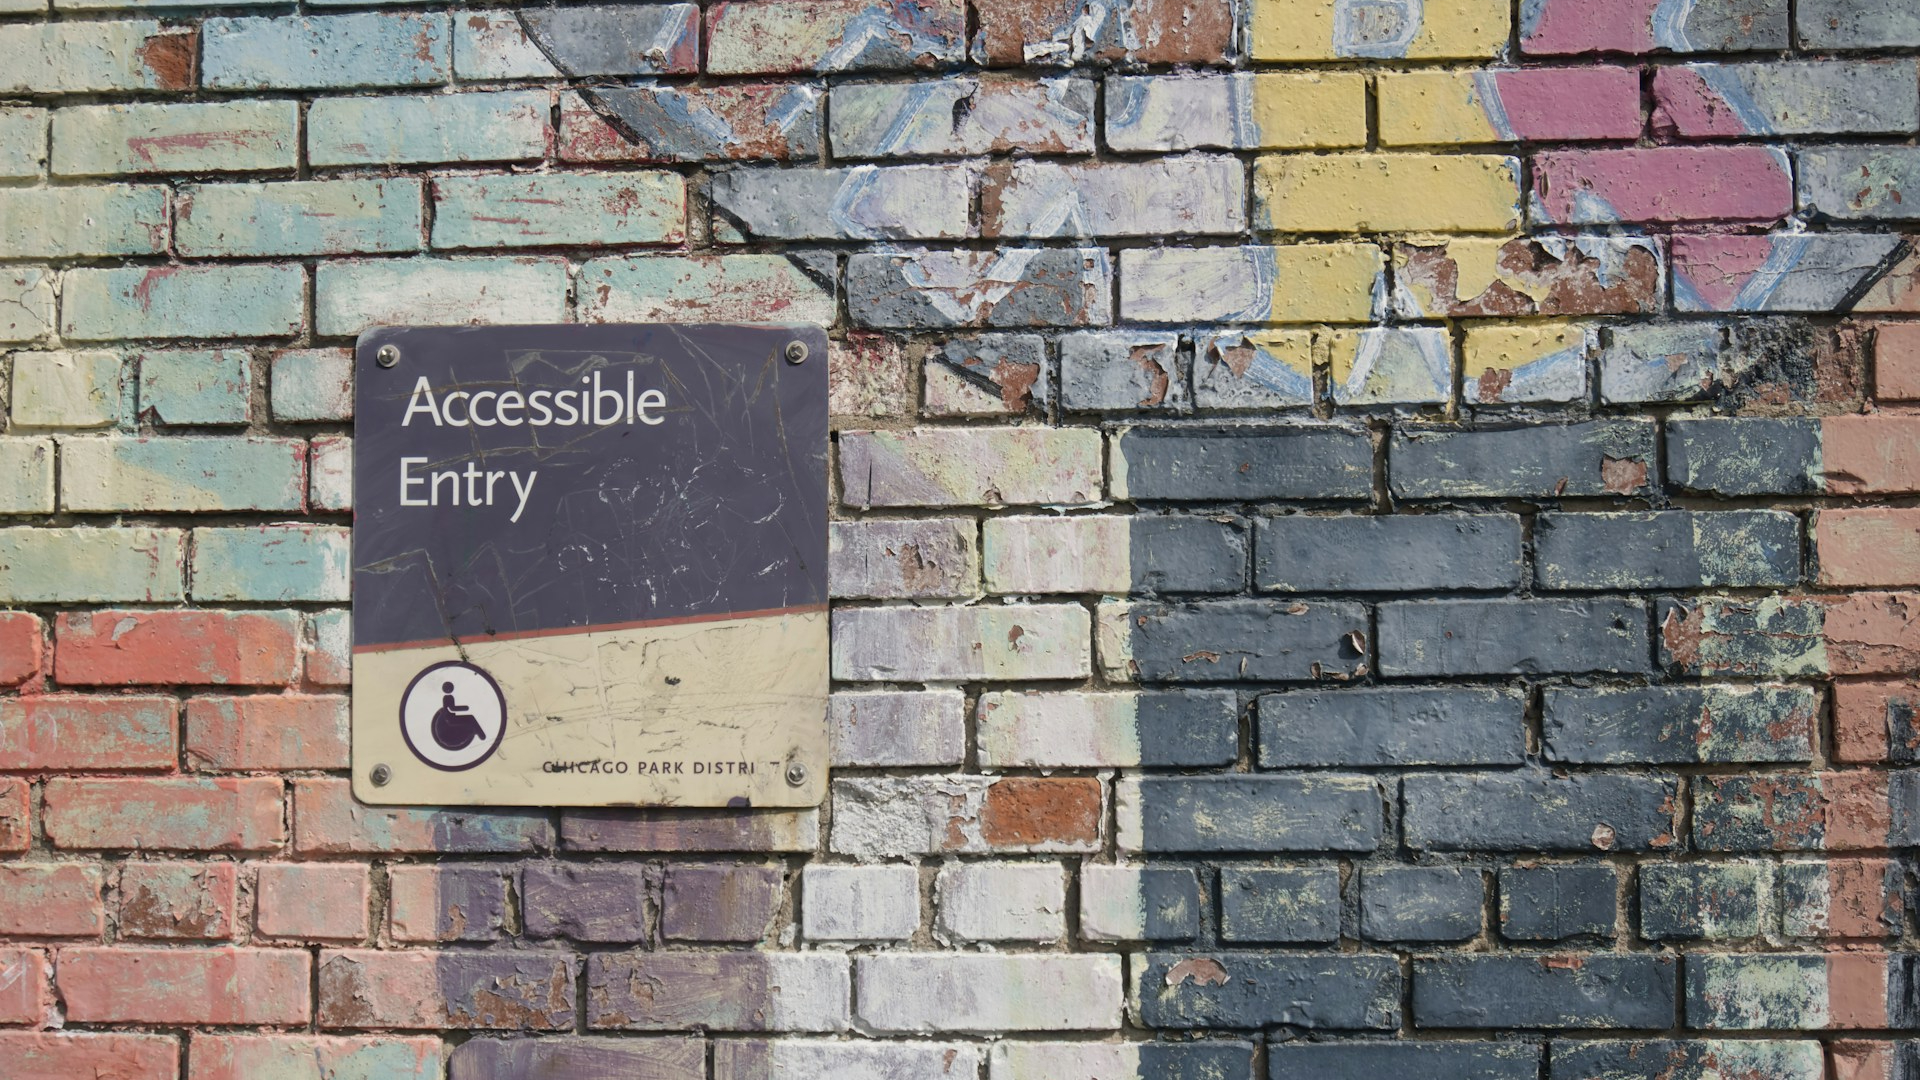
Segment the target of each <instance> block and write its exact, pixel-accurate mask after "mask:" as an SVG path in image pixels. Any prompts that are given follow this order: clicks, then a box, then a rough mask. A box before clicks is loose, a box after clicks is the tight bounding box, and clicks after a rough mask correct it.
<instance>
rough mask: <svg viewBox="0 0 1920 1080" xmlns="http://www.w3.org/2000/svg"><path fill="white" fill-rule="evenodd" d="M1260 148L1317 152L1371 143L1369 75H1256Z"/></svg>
mask: <svg viewBox="0 0 1920 1080" xmlns="http://www.w3.org/2000/svg"><path fill="white" fill-rule="evenodd" d="M1253 124H1254V130H1256V131H1258V132H1259V139H1260V141H1259V144H1258V145H1259V148H1261V149H1286V148H1292V147H1302V148H1309V149H1316V150H1328V149H1337V148H1340V147H1348V146H1365V145H1366V144H1367V78H1366V76H1364V75H1359V74H1349V73H1344V72H1329V73H1327V74H1324V75H1323V74H1307V73H1278V72H1262V73H1260V74H1257V75H1255V76H1254V77H1253Z"/></svg>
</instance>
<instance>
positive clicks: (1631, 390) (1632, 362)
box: [1599, 322, 1742, 430]
mask: <svg viewBox="0 0 1920 1080" xmlns="http://www.w3.org/2000/svg"><path fill="white" fill-rule="evenodd" d="M1605 342H1606V344H1605V346H1604V347H1603V348H1602V349H1601V350H1600V354H1599V359H1600V398H1601V400H1602V401H1605V402H1608V403H1609V404H1620V403H1626V402H1643V401H1699V400H1703V399H1706V398H1709V397H1711V396H1713V394H1714V391H1715V389H1716V384H1719V385H1721V386H1727V385H1731V384H1732V383H1734V382H1735V381H1736V380H1738V379H1739V377H1740V375H1741V374H1742V373H1741V372H1740V371H1738V370H1736V369H1735V368H1734V367H1733V365H1732V364H1731V363H1730V360H1731V359H1732V358H1731V357H1730V356H1729V355H1728V349H1727V329H1726V327H1725V326H1724V325H1722V324H1719V323H1694V322H1687V323H1670V324H1669V323H1648V324H1643V325H1640V326H1616V327H1612V328H1610V329H1609V330H1607V331H1606V332H1605ZM1669 430H1672V429H1669Z"/></svg>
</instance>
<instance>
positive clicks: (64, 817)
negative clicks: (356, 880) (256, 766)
mask: <svg viewBox="0 0 1920 1080" xmlns="http://www.w3.org/2000/svg"><path fill="white" fill-rule="evenodd" d="M280 792H281V788H280V781H278V780H274V779H269V778H266V777H251V778H246V779H229V780H170V779H169V780H162V779H154V780H146V779H138V780H136V779H125V780H73V779H66V778H56V779H53V780H49V781H47V785H46V793H45V794H46V830H47V838H48V839H49V840H51V841H53V845H54V846H55V847H58V848H115V849H118V848H128V849H138V850H143V851H266V850H269V849H272V848H276V847H279V846H280V844H281V843H282V842H283V841H285V839H286V828H285V826H284V824H283V822H282V820H281V811H280Z"/></svg>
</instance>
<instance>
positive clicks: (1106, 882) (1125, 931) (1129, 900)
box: [1080, 863, 1147, 941]
mask: <svg viewBox="0 0 1920 1080" xmlns="http://www.w3.org/2000/svg"><path fill="white" fill-rule="evenodd" d="M1141 896H1142V890H1141V882H1140V868H1139V867H1137V866H1101V865H1098V864H1094V863H1088V864H1087V865H1085V866H1082V867H1081V868H1080V936H1081V937H1083V938H1085V939H1087V940H1088V941H1138V940H1140V939H1141V937H1142V936H1143V935H1144V933H1145V931H1146V926H1147V911H1146V904H1145V903H1144V902H1143V901H1142V899H1141Z"/></svg>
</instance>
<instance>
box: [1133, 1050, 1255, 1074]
mask: <svg viewBox="0 0 1920 1080" xmlns="http://www.w3.org/2000/svg"><path fill="white" fill-rule="evenodd" d="M1139 1080H1253V1044H1251V1043H1243V1042H1188V1043H1144V1044H1142V1045H1141V1047H1140V1076H1139Z"/></svg>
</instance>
